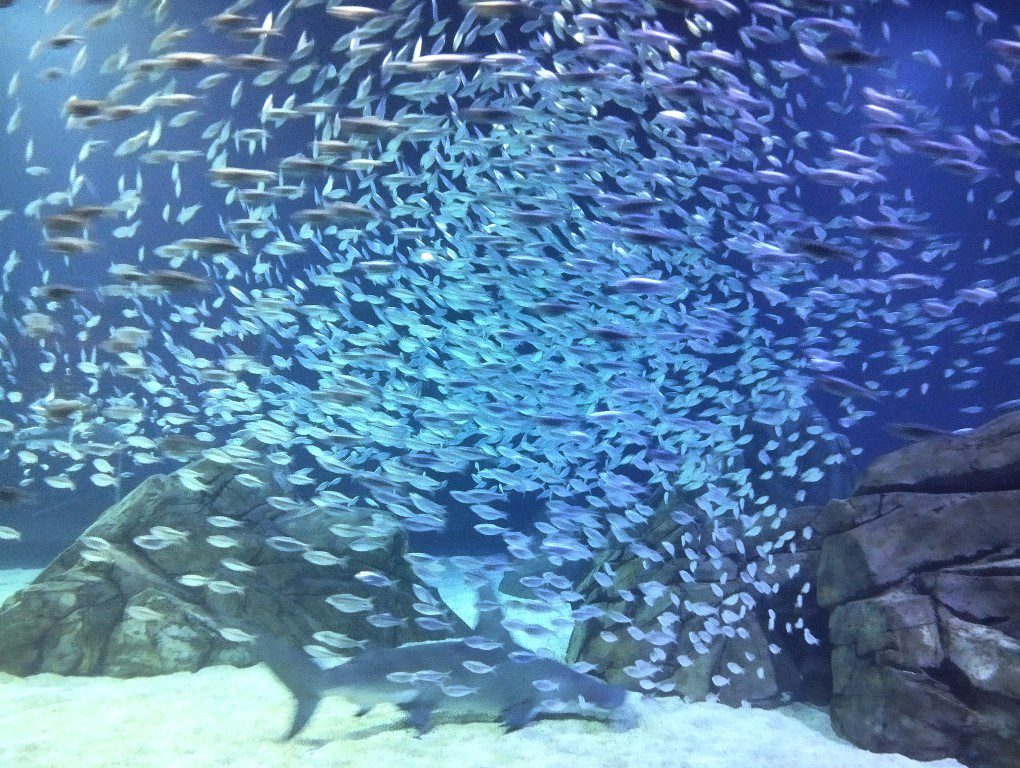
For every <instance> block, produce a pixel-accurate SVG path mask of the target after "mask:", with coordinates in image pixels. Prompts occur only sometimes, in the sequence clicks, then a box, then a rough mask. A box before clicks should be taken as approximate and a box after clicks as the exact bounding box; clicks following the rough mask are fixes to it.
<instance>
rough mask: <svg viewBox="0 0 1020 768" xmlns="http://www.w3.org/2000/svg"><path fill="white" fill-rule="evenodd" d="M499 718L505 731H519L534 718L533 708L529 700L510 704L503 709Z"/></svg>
mask: <svg viewBox="0 0 1020 768" xmlns="http://www.w3.org/2000/svg"><path fill="white" fill-rule="evenodd" d="M500 719H501V720H502V721H503V727H504V728H505V729H506V732H507V733H511V732H513V731H519V730H520V729H521V728H523V727H524V726H526V725H527V724H528V723H530V722H531V721H532V720H534V719H535V708H534V707H533V706H532V704H531V702H530V701H521V702H518V703H517V704H511V705H510V706H509V707H507V708H506V709H504V710H503V712H502V714H501V715H500Z"/></svg>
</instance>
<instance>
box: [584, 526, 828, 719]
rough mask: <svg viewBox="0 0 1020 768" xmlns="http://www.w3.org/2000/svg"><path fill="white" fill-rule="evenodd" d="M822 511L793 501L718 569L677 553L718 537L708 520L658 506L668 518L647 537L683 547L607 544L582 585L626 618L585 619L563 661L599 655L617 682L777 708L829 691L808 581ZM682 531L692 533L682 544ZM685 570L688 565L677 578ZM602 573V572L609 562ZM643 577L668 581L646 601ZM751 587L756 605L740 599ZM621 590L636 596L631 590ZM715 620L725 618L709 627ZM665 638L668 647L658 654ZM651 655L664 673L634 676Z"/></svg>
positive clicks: (604, 671)
mask: <svg viewBox="0 0 1020 768" xmlns="http://www.w3.org/2000/svg"><path fill="white" fill-rule="evenodd" d="M818 513H819V509H818V508H797V509H793V510H790V511H789V512H788V513H786V514H784V515H779V514H777V516H776V517H775V519H773V520H772V521H770V523H771V524H770V525H767V526H763V531H762V532H761V533H760V534H758V535H757V536H750V537H747V538H746V539H745V541H744V547H745V552H747V553H750V554H749V556H745V555H741V554H740V553H739V552H738V551H737V550H736V549H735V548H733V546H732V542H730V551H728V552H725V553H721V555H722V556H721V557H720V558H718V559H717V560H716V561H715V562H714V563H713V564H712V566H711V567H708V564H707V563H697V564H693V567H692V563H691V561H689V560H687V559H686V557H685V556H684V555H683V554H682V553H683V551H684V547H685V546H686V547H687V548H689V549H691V550H694V551H698V550H699V549H700V548H702V547H705V546H708V545H710V544H711V543H712V539H711V538H710V537H711V533H710V530H711V524H710V523H709V521H707V520H702V521H701V523H702V526H701V527H699V526H697V525H695V524H693V523H692V522H690V521H688V520H686V519H685V518H684V515H681V516H680V517H681V519H684V522H683V524H681V523H678V522H677V521H676V520H674V519H673V518H672V517H671V516H670V515H666V514H662V515H660V517H661V518H662V519H660V521H659V523H658V524H657V525H653V526H651V528H650V529H649V531H648V532H647V535H646V536H645V537H643V538H644V540H645V541H647V542H649V543H651V542H656V543H658V544H659V545H660V546H661V545H662V543H665V544H667V545H669V546H672V548H673V549H674V551H676V552H677V557H676V558H675V559H672V560H665V559H664V560H663V561H661V562H651V561H649V560H647V559H645V558H642V557H638V556H636V555H634V554H632V553H631V550H629V549H628V550H622V551H619V552H616V553H610V554H607V555H606V556H605V557H604V558H603V561H602V562H600V563H599V564H598V566H599V567H598V568H597V569H596V570H595V571H593V573H592V574H591V575H590V576H589V577H588V578H587V579H586V580H585V581H583V582H582V584H581V586H580V588H579V589H580V591H581V592H582V593H583V594H584V595H585V597H586V601H587V603H588V604H594V605H597V606H599V607H600V608H602V609H603V610H605V611H606V612H609V613H620V614H623V615H624V616H627V617H628V618H629V619H631V624H630V625H622V624H620V623H619V622H618V621H615V620H613V619H611V618H608V617H606V618H600V619H593V620H591V621H588V622H584V623H581V624H578V625H577V626H576V627H575V629H574V632H573V634H572V636H571V639H570V646H569V649H568V652H567V657H568V659H569V660H571V661H585V662H589V663H592V664H595V665H596V666H597V667H598V669H599V673H600V674H601V675H603V676H605V677H606V678H607V679H608V680H610V681H613V682H617V683H621V684H624V685H628V686H630V687H633V688H637V689H638V690H642V689H653V685H654V690H657V691H659V692H663V693H674V694H676V695H680V696H684V697H686V698H687V699H690V700H694V701H698V700H703V699H705V698H706V697H708V696H709V695H716V696H718V698H719V700H720V701H722V702H723V703H726V704H731V705H737V704H740V703H742V702H750V703H752V704H756V705H762V706H765V705H769V706H770V705H773V704H775V703H777V702H779V701H780V700H781V699H782V698H784V697H789V696H797V697H798V698H802V699H806V700H811V701H818V702H820V701H825V700H826V699H827V698H828V693H829V669H828V652H827V641H826V631H825V617H824V613H823V612H821V610H820V609H819V608H818V607H817V606H816V605H815V604H814V603H813V600H812V595H811V593H810V590H809V582H810V579H811V574H812V573H813V572H814V570H815V567H816V563H817V558H818V551H817V549H816V548H814V545H815V544H816V541H817V540H813V539H812V538H811V523H812V521H813V520H814V518H815V517H816V516H817V514H818ZM686 514H687V516H690V517H693V516H696V515H697V514H698V513H697V511H696V510H690V511H689V512H687V513H686ZM683 536H687V537H688V538H687V539H686V541H687V543H686V544H683V543H682V542H681V538H682V537H683ZM692 536H693V538H691V537H692ZM700 537H704V541H702V540H701V539H700ZM777 542H778V543H777ZM606 567H611V570H612V573H613V579H612V583H611V584H610V586H609V587H604V586H602V585H600V584H599V583H598V581H597V580H596V578H595V577H596V576H597V575H598V574H599V572H600V569H604V568H606ZM678 573H681V574H683V573H685V574H686V575H685V576H684V577H683V578H677V574H678ZM721 573H725V574H726V577H727V578H726V582H725V584H719V583H718V582H719V574H721ZM602 574H603V579H604V576H605V574H606V571H605V570H602ZM648 582H660V583H662V584H664V585H667V591H666V593H665V594H664V595H662V596H659V597H656V598H655V599H646V597H645V595H644V594H643V592H642V586H641V585H642V584H646V583H648ZM751 585H756V586H751ZM748 589H751V590H752V591H753V594H754V595H755V598H756V600H755V605H754V607H753V608H750V609H748V608H747V607H746V606H745V604H744V603H743V601H741V600H740V599H739V597H738V595H739V593H741V592H744V591H745V590H748ZM621 591H622V592H623V593H625V594H626V593H628V592H630V593H633V594H634V595H635V598H634V599H633V600H625V599H623V598H621V597H620V594H621ZM719 626H723V627H724V628H723V629H722V630H721V631H715V630H713V627H719ZM664 629H665V630H668V632H669V633H670V634H672V635H675V641H672V640H670V641H669V642H668V643H664V642H663V640H664V638H663V635H662V632H663V630H664ZM692 638H693V639H692ZM664 644H665V645H667V646H668V651H669V653H668V655H666V654H663V653H662V652H661V651H659V653H658V654H657V650H658V649H660V648H662V646H663V645H664ZM770 646H771V647H770ZM657 656H664V658H657ZM650 657H651V658H656V661H655V664H656V666H657V667H658V668H659V671H658V672H657V673H655V674H654V675H652V676H648V677H646V678H644V680H639V679H638V678H639V677H640V672H639V669H638V668H636V667H634V665H635V662H637V660H640V659H648V658H650ZM677 657H682V658H683V661H681V662H678V661H677ZM636 672H637V673H638V674H635V673H636Z"/></svg>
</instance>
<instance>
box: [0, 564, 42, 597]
mask: <svg viewBox="0 0 1020 768" xmlns="http://www.w3.org/2000/svg"><path fill="white" fill-rule="evenodd" d="M38 575H39V569H34V568H11V569H8V570H0V603H2V602H3V601H4V600H6V599H7V598H8V597H10V596H11V595H13V594H14V593H15V592H17V591H18V590H19V589H21V588H22V587H24V586H25V585H26V584H28V583H29V582H30V581H32V579H34V578H35V577H36V576H38Z"/></svg>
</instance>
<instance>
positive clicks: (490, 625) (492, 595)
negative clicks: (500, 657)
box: [475, 582, 513, 643]
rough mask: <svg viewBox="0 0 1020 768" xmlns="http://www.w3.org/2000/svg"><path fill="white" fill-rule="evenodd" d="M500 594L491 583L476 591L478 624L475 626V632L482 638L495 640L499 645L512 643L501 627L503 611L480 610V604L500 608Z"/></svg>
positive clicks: (497, 609)
mask: <svg viewBox="0 0 1020 768" xmlns="http://www.w3.org/2000/svg"><path fill="white" fill-rule="evenodd" d="M499 596H500V592H499V590H498V589H496V586H495V585H494V584H492V582H487V583H486V584H484V585H482V587H481V588H480V589H479V590H478V603H479V604H480V606H479V611H478V623H477V624H476V625H475V632H476V633H477V634H479V635H481V636H482V637H487V638H489V639H490V640H496V641H498V642H501V643H513V639H512V638H511V637H510V633H509V632H508V631H507V629H506V627H504V626H503V618H504V615H503V609H502V608H501V607H500V608H493V609H487V610H481V604H483V603H489V604H491V605H493V606H502V602H501V601H500V599H499Z"/></svg>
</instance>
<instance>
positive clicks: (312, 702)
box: [283, 696, 319, 741]
mask: <svg viewBox="0 0 1020 768" xmlns="http://www.w3.org/2000/svg"><path fill="white" fill-rule="evenodd" d="M318 706H319V697H318V696H302V697H300V698H298V700H297V709H295V710H294V720H293V721H292V722H291V724H290V729H288V731H287V733H286V735H284V737H283V740H284V741H289V740H290V739H293V738H294V737H295V736H297V735H298V734H299V733H300V732H301V731H302V730H303V729H304V727H305V726H306V725H308V721H309V720H311V719H312V715H314V714H315V710H316V708H317V707H318Z"/></svg>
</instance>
